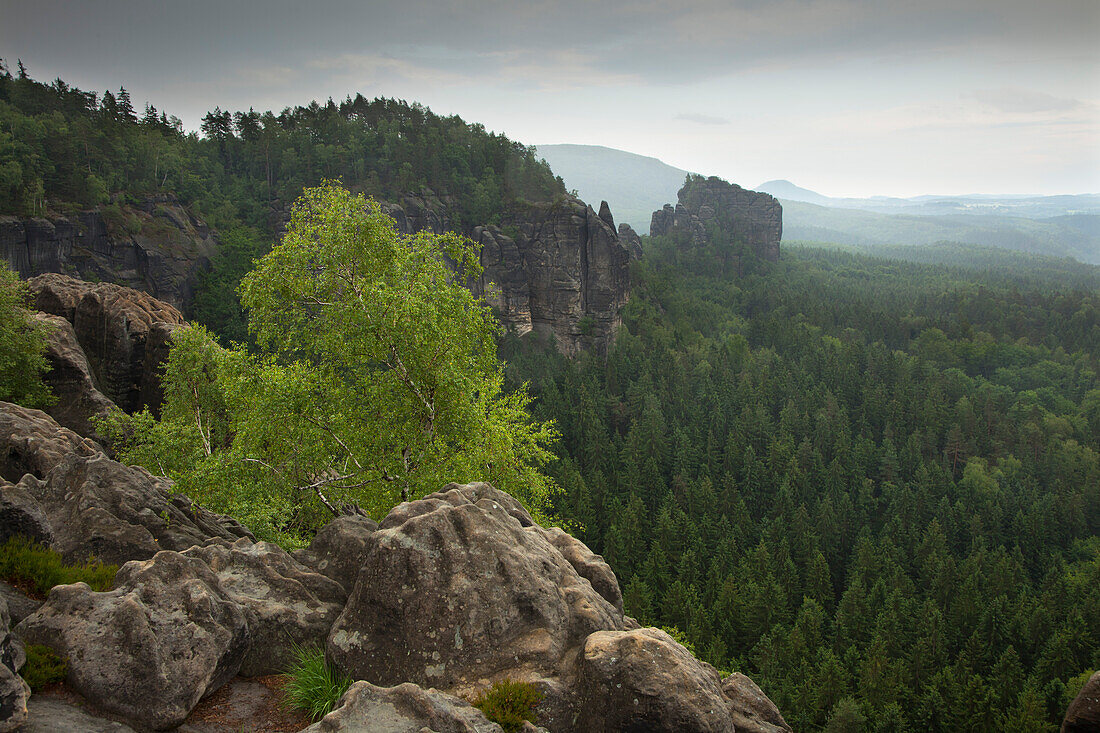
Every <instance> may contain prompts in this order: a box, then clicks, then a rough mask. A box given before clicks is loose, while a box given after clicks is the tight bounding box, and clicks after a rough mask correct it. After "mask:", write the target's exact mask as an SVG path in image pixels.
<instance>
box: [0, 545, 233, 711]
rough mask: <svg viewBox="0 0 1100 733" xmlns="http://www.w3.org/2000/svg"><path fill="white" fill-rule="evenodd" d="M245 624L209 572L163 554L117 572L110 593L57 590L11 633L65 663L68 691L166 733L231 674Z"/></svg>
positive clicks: (199, 563) (78, 588)
mask: <svg viewBox="0 0 1100 733" xmlns="http://www.w3.org/2000/svg"><path fill="white" fill-rule="evenodd" d="M247 617H248V614H247V612H246V611H245V609H244V608H243V607H242V606H240V605H239V604H237V603H235V602H234V601H232V600H231V599H230V598H229V597H228V595H227V594H226V593H225V592H224V591H223V590H222V589H221V587H220V585H219V583H218V578H217V576H216V575H215V574H214V572H213V571H212V570H211V569H210V568H209V567H208V566H207V565H206V563H204V562H203V561H202V560H200V559H198V558H193V557H186V556H184V555H181V554H180V553H178V552H168V551H165V552H160V553H157V555H156V556H155V557H153V559H151V560H146V561H143V562H137V561H135V562H130V563H127V564H126V565H123V566H122V567H121V568H120V569H119V571H118V574H117V575H116V577H115V589H114V590H111V591H107V592H104V593H96V592H93V591H92V590H91V589H90V588H89V587H88V586H87V585H86V584H84V583H76V584H74V585H59V586H56V587H55V588H54V589H53V590H51V591H50V595H49V598H48V599H47V600H46V603H45V604H44V605H43V606H42V607H41V608H40V609H38V611H37V612H35V613H34V614H33V615H31V616H29V617H28V618H26V619H24V620H23V622H22V623H20V624H19V626H18V627H17V629H16V633H18V634H19V635H20V636H21V637H22V638H24V639H26V640H27V641H28V642H31V643H38V644H45V645H47V646H49V647H51V648H52V649H54V650H55V651H56V652H58V653H59V654H60V655H62V656H64V657H66V658H67V659H68V662H69V671H68V675H67V677H66V682H67V684H68V685H69V686H71V687H72V688H73V689H75V690H76V691H77V692H79V693H81V694H82V695H84V696H85V697H87V698H88V699H89V700H91V701H92V702H93V703H94V704H96V705H98V706H100V707H102V708H103V709H104V710H107V711H110V712H114V713H117V714H119V715H121V716H123V717H125V718H126V719H128V720H130V721H132V722H134V723H135V724H137V725H140V726H143V727H147V728H153V729H156V730H162V729H165V728H171V727H173V726H176V725H179V724H180V723H181V722H183V720H184V719H185V718H186V717H187V715H188V713H190V711H191V710H192V709H193V708H194V707H195V705H196V704H197V703H198V702H199V700H201V699H202V698H203V696H205V695H206V694H207V693H209V692H211V691H213V690H215V689H217V688H218V687H219V686H221V685H223V684H225V683H226V682H227V681H228V680H230V679H231V678H232V677H233V676H234V675H235V674H236V673H237V670H238V669H239V668H240V665H241V662H242V661H243V659H244V657H245V654H246V653H247V651H248V647H249V643H250V636H249V628H248V621H247Z"/></svg>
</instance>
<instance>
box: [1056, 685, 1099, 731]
mask: <svg viewBox="0 0 1100 733" xmlns="http://www.w3.org/2000/svg"><path fill="white" fill-rule="evenodd" d="M1098 730H1100V672H1096V673H1094V674H1093V675H1092V677H1089V681H1088V682H1086V683H1085V686H1084V687H1082V688H1081V691H1080V692H1078V693H1077V697H1075V698H1073V702H1071V703H1070V704H1069V709H1067V710H1066V717H1065V719H1064V720H1063V721H1062V731H1061V733H1095V732H1096V731H1098Z"/></svg>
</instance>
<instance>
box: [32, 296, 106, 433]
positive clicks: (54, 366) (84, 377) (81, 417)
mask: <svg viewBox="0 0 1100 733" xmlns="http://www.w3.org/2000/svg"><path fill="white" fill-rule="evenodd" d="M34 319H35V320H36V321H37V322H39V323H44V324H45V325H46V328H47V329H48V331H49V337H48V347H47V350H46V361H47V363H48V364H49V371H48V372H46V374H45V376H44V380H43V381H45V383H46V385H47V386H49V388H50V391H52V392H53V395H54V397H55V398H56V401H55V402H54V403H53V404H52V405H50V406H49V407H47V408H46V413H47V414H48V415H49V416H50V417H52V418H53V419H54V420H57V422H58V424H60V425H61V426H63V427H66V428H69V429H70V430H73V431H75V432H77V433H79V434H80V435H84V436H87V437H90V438H92V439H96V438H97V437H98V436H97V434H96V429H95V426H94V425H93V424H92V420H93V418H97V417H103V416H105V415H107V414H109V413H110V412H111V410H112V409H114V408H115V407H116V405H115V403H114V402H112V401H111V400H110V399H109V398H108V397H107V395H105V394H103V393H102V392H100V391H99V386H98V385H97V384H96V379H95V375H94V374H93V373H92V367H91V365H90V364H89V363H88V358H87V357H86V356H85V355H84V350H83V349H82V348H81V347H80V342H79V341H78V340H77V338H76V332H75V331H73V326H72V324H71V323H69V322H68V321H67V320H65V319H64V318H62V317H61V316H51V315H48V314H46V313H36V314H35V315H34Z"/></svg>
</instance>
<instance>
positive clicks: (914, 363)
mask: <svg viewBox="0 0 1100 733" xmlns="http://www.w3.org/2000/svg"><path fill="white" fill-rule="evenodd" d="M959 250H960V251H962V252H964V253H965V252H966V250H965V248H959ZM959 257H960V259H961V260H965V261H967V262H968V263H971V265H972V266H970V267H947V266H937V265H921V264H907V263H901V262H898V261H892V260H886V259H875V258H871V257H867V256H860V255H856V254H850V253H843V252H837V251H828V250H823V249H817V248H808V247H807V248H799V247H793V248H788V249H786V250H785V254H784V256H783V261H782V262H780V263H778V264H776V265H766V264H765V263H757V265H756V267H755V272H753V273H752V274H750V275H749V276H748V277H745V278H744V279H742V280H731V279H730V278H729V277H728V276H727V275H725V274H723V273H715V272H714V268H713V267H711V266H710V265H709V263H710V262H712V258H711V257H710V255H708V254H707V253H705V252H703V253H701V252H699V251H697V250H692V248H691V247H690V245H687V244H686V243H684V242H680V243H677V242H674V241H672V240H671V239H668V238H657V239H652V240H649V241H648V242H647V249H646V254H645V256H644V257H643V259H642V260H641V261H640V262H638V263H637V265H636V269H635V271H634V273H633V274H634V276H635V284H634V287H635V289H634V292H633V295H632V298H631V301H630V303H629V304H628V306H627V308H626V310H625V312H624V326H623V328H622V330H621V331H620V333H619V335H618V338H617V341H616V343H615V346H614V347H613V349H612V351H611V353H610V354H609V356H608V358H607V359H606V361H604V360H601V359H596V358H587V359H581V360H579V361H575V362H571V361H568V360H566V359H563V358H560V357H555V356H553V355H551V354H549V353H546V352H541V351H537V350H533V349H530V348H529V347H525V346H523V345H521V344H518V343H516V342H514V341H513V342H511V343H509V344H507V345H506V347H505V354H506V358H507V359H508V362H509V365H510V369H511V372H512V374H513V377H514V379H516V380H517V381H518V380H520V379H522V380H530V381H531V387H532V392H533V393H534V394H535V395H536V396H537V405H538V411H537V414H538V416H539V417H540V418H553V419H555V420H557V421H558V425H559V427H560V429H561V431H562V434H563V438H562V441H561V445H560V453H561V460H560V461H559V462H558V463H557V464H556V465H555V466H554V467H553V469H552V470H553V472H554V474H555V476H556V477H557V479H558V481H559V482H560V483H561V485H562V486H563V487H564V488H565V497H566V498H565V499H564V501H563V502H562V504H561V506H560V507H559V509H560V511H561V513H562V515H563V516H564V517H567V518H568V519H571V520H574V521H575V522H577V523H578V525H579V526H580V527H582V528H583V538H584V540H585V541H586V542H587V543H588V544H589V545H591V546H592V547H593V548H596V549H597V551H599V552H602V553H604V554H605V556H606V557H607V559H608V561H609V562H610V563H611V565H612V567H613V568H614V569H615V571H616V573H617V574H618V576H619V579H620V582H621V583H622V586H623V592H624V599H625V605H626V609H627V612H628V613H632V614H634V615H636V616H637V617H638V618H639V620H641V621H642V623H649V624H658V625H664V626H674V627H676V628H677V629H679V630H680V631H681V632H682V633H683V634H684V635H685V636H686V639H687V640H688V641H689V642H690V643H691V644H692V645H693V646H694V649H695V650H696V652H697V653H698V654H700V656H701V657H703V658H704V659H707V660H708V661H710V662H711V663H712V664H714V665H715V666H717V667H718V668H719V669H728V670H736V671H742V672H745V673H746V674H749V675H750V676H751V677H752V678H753V679H754V680H757V681H758V682H759V684H760V685H761V687H762V688H763V689H764V690H765V691H766V693H767V694H768V695H769V696H770V697H771V698H772V699H773V700H775V701H776V703H777V704H778V705H779V707H780V709H782V710H783V711H784V715H785V716H786V718H787V720H788V722H789V723H790V724H791V725H792V726H793V727H794V729H795V730H818V729H822V728H824V729H827V730H864V729H866V730H881V731H904V730H912V731H923V730H942V731H961V730H971V731H980V730H1014V731H1025V730H1033V731H1041V730H1053V729H1054V726H1055V724H1056V723H1057V722H1059V721H1060V720H1061V717H1062V715H1063V713H1064V711H1065V708H1066V705H1067V704H1068V703H1069V701H1070V700H1071V699H1072V697H1073V695H1074V694H1076V692H1077V690H1078V689H1079V688H1080V686H1081V684H1083V683H1084V681H1085V680H1087V679H1088V676H1089V675H1090V674H1091V671H1092V670H1095V669H1096V668H1097V667H1098V666H1100V537H1098V534H1100V460H1098V452H1097V446H1098V442H1100V389H1098V383H1097V373H1098V369H1100V359H1098V356H1100V289H1098V288H1100V271H1098V270H1097V269H1096V268H1085V267H1083V266H1081V265H1079V264H1077V263H1062V264H1061V265H1060V266H1059V265H1058V263H1056V262H1053V261H1051V262H1042V261H1039V260H1035V261H1034V263H1033V267H1032V272H1033V273H1037V274H1033V275H1030V276H1029V275H1024V274H1020V273H1021V271H1020V270H1012V271H1006V270H1004V269H1003V268H1000V267H997V266H996V265H995V264H994V263H995V262H996V261H997V260H998V259H999V257H997V256H990V255H989V253H984V258H983V256H981V255H974V254H973V253H970V254H967V255H966V256H963V255H959ZM1044 268H1048V269H1044Z"/></svg>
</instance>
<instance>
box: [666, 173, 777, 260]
mask: <svg viewBox="0 0 1100 733" xmlns="http://www.w3.org/2000/svg"><path fill="white" fill-rule="evenodd" d="M678 198H679V203H678V204H677V205H676V207H675V208H673V207H672V205H671V204H665V206H664V208H663V209H661V210H660V211H655V212H653V218H652V221H651V222H650V225H649V233H650V235H651V236H655V237H656V236H666V235H672V234H674V233H676V232H677V231H680V232H684V233H686V235H687V236H688V237H689V238H690V240H691V242H692V243H693V244H694V245H695V246H700V245H704V244H714V245H722V246H725V245H729V244H744V245H747V246H748V247H750V248H751V249H752V251H753V252H754V253H755V254H756V256H757V257H759V258H761V259H763V260H767V261H769V262H776V261H778V260H779V241H780V240H781V239H782V237H783V207H782V206H781V205H780V204H779V201H777V200H776V199H775V198H774V197H772V196H770V195H769V194H766V193H759V192H757V191H747V190H745V189H743V188H741V187H740V186H738V185H737V184H734V183H727V182H726V181H723V180H722V179H720V178H716V177H714V176H711V177H710V178H703V177H701V176H696V177H692V178H689V179H688V181H687V182H686V183H685V184H684V187H683V188H681V189H680V192H679V194H678ZM713 231H717V232H720V236H721V237H723V241H721V242H711V241H710V239H711V233H712V232H713ZM731 254H732V251H731Z"/></svg>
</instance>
